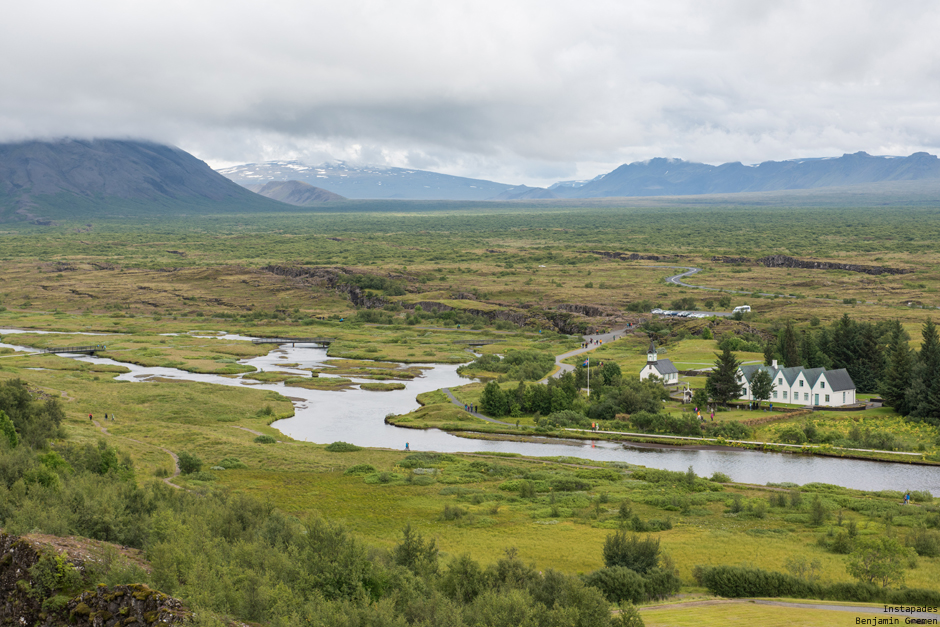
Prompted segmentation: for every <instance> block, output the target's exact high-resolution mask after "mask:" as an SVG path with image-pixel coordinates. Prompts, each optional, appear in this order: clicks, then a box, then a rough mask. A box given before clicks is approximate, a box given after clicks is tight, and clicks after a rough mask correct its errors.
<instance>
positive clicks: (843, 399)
mask: <svg viewBox="0 0 940 627" xmlns="http://www.w3.org/2000/svg"><path fill="white" fill-rule="evenodd" d="M842 402H843V403H844V402H845V392H843V393H842Z"/></svg>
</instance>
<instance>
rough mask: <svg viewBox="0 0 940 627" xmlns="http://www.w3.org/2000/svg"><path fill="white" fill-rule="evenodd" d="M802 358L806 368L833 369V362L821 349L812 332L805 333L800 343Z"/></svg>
mask: <svg viewBox="0 0 940 627" xmlns="http://www.w3.org/2000/svg"><path fill="white" fill-rule="evenodd" d="M800 356H801V357H802V358H803V367H804V368H831V367H832V361H831V360H830V359H829V357H828V356H827V355H826V354H825V353H823V352H822V351H821V350H820V349H819V345H818V344H817V343H816V336H815V334H814V333H813V332H812V331H805V332H804V333H803V340H802V342H800Z"/></svg>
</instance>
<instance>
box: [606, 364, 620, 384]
mask: <svg viewBox="0 0 940 627" xmlns="http://www.w3.org/2000/svg"><path fill="white" fill-rule="evenodd" d="M620 376H621V372H620V366H618V365H617V364H615V363H614V362H612V361H607V362H604V365H603V367H602V368H601V378H603V379H604V385H614V383H615V381H617V380H619V377H620Z"/></svg>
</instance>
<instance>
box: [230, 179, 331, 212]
mask: <svg viewBox="0 0 940 627" xmlns="http://www.w3.org/2000/svg"><path fill="white" fill-rule="evenodd" d="M245 187H246V188H247V189H250V190H251V191H253V192H254V193H256V194H261V195H262V196H264V197H265V198H270V199H272V200H277V201H279V202H286V203H287V204H289V205H298V206H300V207H305V206H308V205H319V204H321V203H324V202H333V201H337V200H346V198H345V197H344V196H340V195H339V194H334V193H333V192H329V191H327V190H325V189H321V188H319V187H314V186H313V185H310V184H308V183H304V182H303V181H271V182H270V183H266V184H265V185H261V184H260V183H259V184H257V185H246V186H245Z"/></svg>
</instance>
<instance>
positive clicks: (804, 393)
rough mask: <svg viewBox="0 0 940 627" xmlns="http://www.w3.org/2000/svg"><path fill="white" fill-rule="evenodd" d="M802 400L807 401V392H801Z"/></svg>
mask: <svg viewBox="0 0 940 627" xmlns="http://www.w3.org/2000/svg"><path fill="white" fill-rule="evenodd" d="M803 400H804V401H808V400H809V392H803Z"/></svg>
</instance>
